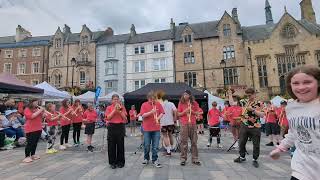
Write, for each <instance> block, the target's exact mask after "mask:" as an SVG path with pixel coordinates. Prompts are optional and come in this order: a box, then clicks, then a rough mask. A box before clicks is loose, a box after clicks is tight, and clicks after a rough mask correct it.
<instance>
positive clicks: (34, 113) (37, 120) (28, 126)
mask: <svg viewBox="0 0 320 180" xmlns="http://www.w3.org/2000/svg"><path fill="white" fill-rule="evenodd" d="M43 113H44V108H43V107H39V106H38V100H37V99H32V100H30V102H29V105H28V107H26V108H25V110H24V115H25V118H26V123H25V132H26V138H27V145H26V149H25V159H24V160H23V162H24V163H30V162H32V161H34V160H37V159H40V157H39V156H36V155H35V153H36V149H37V145H38V141H39V138H40V136H41V131H42V124H41V122H42V115H43Z"/></svg>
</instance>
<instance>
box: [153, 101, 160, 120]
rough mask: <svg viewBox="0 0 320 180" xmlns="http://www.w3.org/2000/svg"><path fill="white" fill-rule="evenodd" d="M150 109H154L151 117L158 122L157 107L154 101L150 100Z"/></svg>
mask: <svg viewBox="0 0 320 180" xmlns="http://www.w3.org/2000/svg"><path fill="white" fill-rule="evenodd" d="M152 110H153V111H155V112H154V113H153V118H154V119H155V120H156V124H160V122H159V119H158V114H157V107H156V105H155V104H154V102H152Z"/></svg>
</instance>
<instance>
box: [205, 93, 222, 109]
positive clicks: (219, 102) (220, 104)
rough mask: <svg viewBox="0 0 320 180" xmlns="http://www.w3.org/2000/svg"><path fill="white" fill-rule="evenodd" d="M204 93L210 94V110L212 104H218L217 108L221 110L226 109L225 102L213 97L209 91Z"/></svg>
mask: <svg viewBox="0 0 320 180" xmlns="http://www.w3.org/2000/svg"><path fill="white" fill-rule="evenodd" d="M204 93H207V94H208V106H209V109H211V108H212V102H214V101H215V102H217V104H218V106H217V108H219V107H221V109H223V108H224V100H223V99H221V98H219V97H217V96H214V95H212V94H211V93H210V92H209V91H207V90H205V91H204Z"/></svg>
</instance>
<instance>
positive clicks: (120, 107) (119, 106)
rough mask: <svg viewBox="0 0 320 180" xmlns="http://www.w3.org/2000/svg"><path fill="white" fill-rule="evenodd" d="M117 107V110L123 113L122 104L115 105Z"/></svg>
mask: <svg viewBox="0 0 320 180" xmlns="http://www.w3.org/2000/svg"><path fill="white" fill-rule="evenodd" d="M115 107H116V110H118V111H120V112H121V110H122V106H121V104H120V103H117V104H116V105H115Z"/></svg>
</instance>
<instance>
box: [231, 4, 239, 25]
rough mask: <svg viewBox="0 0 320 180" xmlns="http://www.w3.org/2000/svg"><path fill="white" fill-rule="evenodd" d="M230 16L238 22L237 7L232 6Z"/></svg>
mask: <svg viewBox="0 0 320 180" xmlns="http://www.w3.org/2000/svg"><path fill="white" fill-rule="evenodd" d="M232 18H233V19H234V20H235V21H237V22H238V23H239V19H238V9H237V8H233V9H232ZM239 24H240V23H239Z"/></svg>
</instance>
